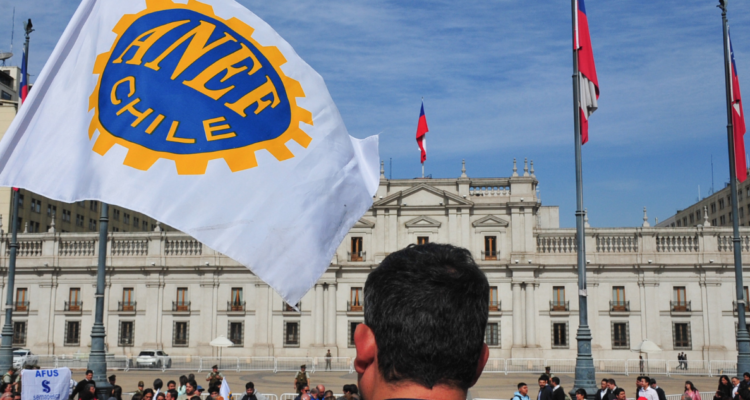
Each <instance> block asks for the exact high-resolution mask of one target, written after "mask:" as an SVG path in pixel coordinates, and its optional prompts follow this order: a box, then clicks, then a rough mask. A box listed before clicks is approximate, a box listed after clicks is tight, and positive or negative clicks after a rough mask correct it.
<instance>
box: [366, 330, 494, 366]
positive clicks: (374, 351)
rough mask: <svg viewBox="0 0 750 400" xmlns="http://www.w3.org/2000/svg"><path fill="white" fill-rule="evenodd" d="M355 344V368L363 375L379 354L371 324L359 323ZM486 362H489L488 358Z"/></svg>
mask: <svg viewBox="0 0 750 400" xmlns="http://www.w3.org/2000/svg"><path fill="white" fill-rule="evenodd" d="M354 346H355V347H356V348H357V357H356V358H355V359H354V369H355V370H356V371H357V373H358V374H360V375H361V374H363V373H364V372H365V370H366V369H367V368H368V367H370V365H372V364H373V363H374V362H375V357H376V356H377V355H378V345H377V343H375V334H373V332H372V329H370V327H369V326H367V325H365V324H359V325H357V329H356V330H355V331H354ZM485 362H487V360H486V359H485Z"/></svg>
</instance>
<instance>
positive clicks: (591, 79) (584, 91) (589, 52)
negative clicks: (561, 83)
mask: <svg viewBox="0 0 750 400" xmlns="http://www.w3.org/2000/svg"><path fill="white" fill-rule="evenodd" d="M583 1H584V0H576V3H577V9H578V12H577V13H576V17H575V21H574V22H573V23H574V26H575V34H574V37H573V49H574V50H578V51H577V52H576V54H577V55H578V82H579V85H580V94H581V96H580V99H579V100H578V101H579V107H580V110H581V144H584V143H586V142H588V141H589V117H590V116H591V114H593V113H594V111H596V109H597V108H599V104H598V103H597V99H599V80H598V79H597V77H596V65H595V64H594V50H593V49H592V48H591V36H590V35H589V21H588V18H587V17H586V5H585V4H584V3H583Z"/></svg>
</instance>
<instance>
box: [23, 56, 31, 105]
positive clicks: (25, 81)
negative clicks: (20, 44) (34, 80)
mask: <svg viewBox="0 0 750 400" xmlns="http://www.w3.org/2000/svg"><path fill="white" fill-rule="evenodd" d="M28 76H29V56H28V55H27V54H26V50H24V51H23V58H22V59H21V104H23V103H24V102H25V101H26V97H27V96H28V95H29V78H28Z"/></svg>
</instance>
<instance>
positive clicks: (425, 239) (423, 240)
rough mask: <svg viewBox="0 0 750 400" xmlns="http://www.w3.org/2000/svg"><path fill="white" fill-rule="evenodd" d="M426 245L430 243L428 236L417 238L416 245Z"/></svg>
mask: <svg viewBox="0 0 750 400" xmlns="http://www.w3.org/2000/svg"><path fill="white" fill-rule="evenodd" d="M427 243H430V237H429V236H417V244H427Z"/></svg>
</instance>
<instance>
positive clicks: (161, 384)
mask: <svg viewBox="0 0 750 400" xmlns="http://www.w3.org/2000/svg"><path fill="white" fill-rule="evenodd" d="M162 387H164V381H163V380H161V379H159V378H156V379H155V380H154V391H156V390H157V389H161V388H162Z"/></svg>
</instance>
